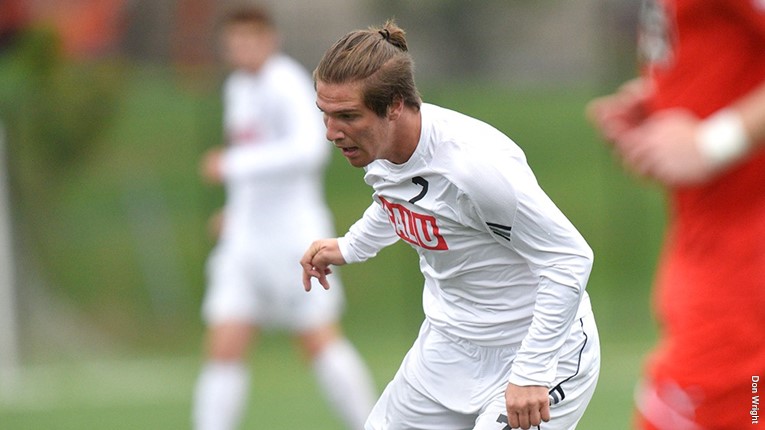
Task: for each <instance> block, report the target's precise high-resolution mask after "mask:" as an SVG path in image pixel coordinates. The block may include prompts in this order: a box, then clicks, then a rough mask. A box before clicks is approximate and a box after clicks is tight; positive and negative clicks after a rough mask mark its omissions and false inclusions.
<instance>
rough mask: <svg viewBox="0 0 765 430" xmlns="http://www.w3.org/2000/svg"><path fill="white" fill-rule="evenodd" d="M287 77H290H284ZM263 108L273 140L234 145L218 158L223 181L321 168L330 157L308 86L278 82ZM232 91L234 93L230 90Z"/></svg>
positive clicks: (293, 80) (312, 95)
mask: <svg viewBox="0 0 765 430" xmlns="http://www.w3.org/2000/svg"><path fill="white" fill-rule="evenodd" d="M287 77H289V75H287ZM276 85H277V87H276V88H275V89H274V90H273V91H272V92H273V94H272V95H271V96H270V100H267V101H264V102H263V103H269V104H268V106H265V108H266V109H268V110H269V111H270V112H269V114H268V117H269V119H270V120H271V121H273V122H274V123H273V124H270V125H269V127H273V128H276V129H278V135H277V136H276V137H274V138H272V140H267V141H261V140H258V141H257V142H254V143H252V144H247V143H244V144H240V145H233V146H229V147H227V148H226V150H225V151H223V152H222V153H221V156H220V160H219V161H220V167H219V169H220V171H221V175H222V176H223V178H225V179H226V180H233V181H236V180H239V179H257V178H260V177H264V176H273V175H274V174H285V173H289V172H295V171H296V170H308V169H316V168H319V167H321V166H322V165H323V164H324V163H325V162H326V160H327V158H328V156H329V146H328V145H327V143H326V140H324V138H323V135H324V126H323V124H322V120H321V115H320V113H319V111H318V110H317V109H316V105H315V104H314V102H315V97H314V94H313V92H312V90H311V88H310V86H309V85H308V84H307V83H305V82H302V81H298V80H297V79H292V80H288V81H287V82H279V83H277V84H276ZM232 91H233V90H232Z"/></svg>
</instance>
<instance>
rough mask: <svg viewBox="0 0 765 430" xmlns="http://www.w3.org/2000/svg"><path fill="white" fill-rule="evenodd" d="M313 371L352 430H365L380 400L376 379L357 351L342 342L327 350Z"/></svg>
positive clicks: (330, 401) (319, 356)
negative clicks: (375, 383) (376, 389)
mask: <svg viewBox="0 0 765 430" xmlns="http://www.w3.org/2000/svg"><path fill="white" fill-rule="evenodd" d="M313 369H314V372H315V373H316V378H317V380H318V381H319V387H320V388H321V390H322V391H323V392H324V395H325V397H326V398H327V400H328V401H329V403H330V405H331V406H332V407H333V408H334V409H335V411H336V412H337V413H338V415H339V416H340V418H341V419H342V420H343V422H344V423H345V425H346V427H348V429H349V430H362V429H363V428H364V422H365V421H366V419H367V416H368V415H369V413H370V412H371V411H372V406H374V402H375V399H376V398H377V395H376V391H375V388H374V382H373V380H372V375H371V374H370V373H369V369H367V367H366V365H365V364H364V361H363V360H362V359H361V356H360V355H359V353H358V351H356V348H354V347H353V345H351V343H350V342H349V341H348V340H347V339H341V340H339V341H337V342H334V343H332V344H330V345H328V346H327V347H326V348H324V350H323V351H321V352H320V353H319V355H318V356H317V357H316V358H315V359H314V361H313Z"/></svg>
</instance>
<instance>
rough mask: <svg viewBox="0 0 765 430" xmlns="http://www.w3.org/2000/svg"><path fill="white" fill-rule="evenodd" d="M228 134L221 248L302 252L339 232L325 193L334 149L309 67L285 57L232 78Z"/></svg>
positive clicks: (226, 107)
mask: <svg viewBox="0 0 765 430" xmlns="http://www.w3.org/2000/svg"><path fill="white" fill-rule="evenodd" d="M224 128H225V133H226V138H227V141H228V146H227V149H226V150H225V152H224V154H223V159H222V173H223V177H224V182H225V186H226V204H225V221H224V227H223V232H222V237H221V243H225V244H228V245H234V246H244V247H250V248H251V247H253V246H255V247H263V246H268V247H272V246H278V245H279V243H280V242H283V243H295V242H296V241H297V242H299V245H296V246H301V247H303V246H307V244H308V243H310V241H311V240H313V239H315V238H316V237H317V235H319V236H321V235H326V234H330V235H331V234H332V229H331V225H332V224H331V217H330V213H329V210H328V208H327V207H326V205H325V203H324V194H323V193H324V191H323V169H324V167H325V166H326V164H327V163H328V161H329V154H330V149H331V147H330V145H329V144H328V143H327V141H326V139H325V136H324V125H323V123H322V119H321V113H320V112H319V110H318V109H317V108H316V96H315V92H314V88H313V82H312V80H311V78H310V75H309V74H308V72H307V71H306V70H305V69H304V68H303V67H302V66H300V65H299V64H298V63H297V62H296V61H294V60H293V59H291V58H289V57H287V56H285V55H281V54H279V55H276V56H274V57H272V58H271V59H269V60H268V61H267V62H266V63H265V64H264V66H263V67H262V68H261V69H260V70H259V71H258V72H257V73H246V72H241V71H235V72H233V73H232V74H231V75H230V76H229V78H228V79H227V80H226V83H225V86H224ZM317 227H320V228H317ZM263 241H268V243H267V244H266V243H263Z"/></svg>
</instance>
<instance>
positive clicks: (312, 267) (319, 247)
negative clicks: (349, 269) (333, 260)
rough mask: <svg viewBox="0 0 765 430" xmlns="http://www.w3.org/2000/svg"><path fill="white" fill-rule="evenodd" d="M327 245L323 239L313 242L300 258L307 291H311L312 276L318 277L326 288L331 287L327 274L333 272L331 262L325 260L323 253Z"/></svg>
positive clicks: (304, 285) (304, 286)
mask: <svg viewBox="0 0 765 430" xmlns="http://www.w3.org/2000/svg"><path fill="white" fill-rule="evenodd" d="M325 246H326V245H324V244H323V243H322V242H321V241H316V242H314V243H312V244H311V246H309V247H308V250H307V251H306V252H305V254H304V255H303V258H301V259H300V265H301V266H302V267H303V288H304V289H305V290H306V291H311V278H316V279H317V280H318V281H319V284H320V285H321V286H322V287H323V288H324V289H325V290H328V289H329V287H330V285H329V281H328V280H327V275H329V274H331V273H332V269H330V268H329V262H327V261H325V260H327V259H326V257H324V256H323V255H322V252H323V251H324V250H325V249H326V248H325Z"/></svg>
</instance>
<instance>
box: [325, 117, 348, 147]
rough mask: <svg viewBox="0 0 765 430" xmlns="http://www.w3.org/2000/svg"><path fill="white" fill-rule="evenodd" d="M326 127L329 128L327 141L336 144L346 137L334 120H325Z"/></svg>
mask: <svg viewBox="0 0 765 430" xmlns="http://www.w3.org/2000/svg"><path fill="white" fill-rule="evenodd" d="M324 125H325V126H326V127H327V140H329V141H331V142H334V141H336V140H338V139H342V138H343V137H344V134H343V132H342V131H340V129H339V128H338V127H337V124H336V123H335V121H334V120H333V119H332V118H325V119H324Z"/></svg>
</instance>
